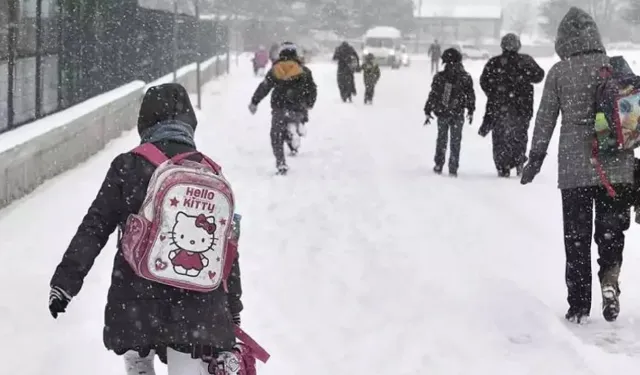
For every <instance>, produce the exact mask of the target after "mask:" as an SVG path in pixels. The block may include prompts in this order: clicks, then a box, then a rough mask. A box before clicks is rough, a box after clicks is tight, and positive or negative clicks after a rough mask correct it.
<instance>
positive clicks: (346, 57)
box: [333, 42, 360, 102]
mask: <svg viewBox="0 0 640 375" xmlns="http://www.w3.org/2000/svg"><path fill="white" fill-rule="evenodd" d="M333 61H337V62H338V89H339V90H340V97H341V98H342V101H343V102H347V101H349V102H351V101H352V97H353V96H355V95H356V94H357V91H356V81H355V77H354V73H355V72H356V71H358V70H359V69H360V58H359V57H358V53H357V52H356V50H355V49H354V48H353V47H352V46H351V45H350V44H349V43H347V42H342V44H340V45H339V46H338V47H336V50H335V52H334V54H333Z"/></svg>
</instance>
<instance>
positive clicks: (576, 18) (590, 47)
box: [555, 7, 606, 59]
mask: <svg viewBox="0 0 640 375" xmlns="http://www.w3.org/2000/svg"><path fill="white" fill-rule="evenodd" d="M555 48H556V53H557V54H558V56H560V58H561V59H566V58H568V57H570V56H574V55H577V54H581V53H586V52H600V53H606V50H605V48H604V44H603V43H602V38H601V36H600V31H599V30H598V25H597V24H596V21H594V19H593V17H591V16H590V15H589V14H588V13H587V12H585V11H584V10H582V9H580V8H576V7H572V8H571V9H569V11H568V12H567V14H566V15H565V16H564V18H563V19H562V21H560V25H558V34H557V35H556V43H555Z"/></svg>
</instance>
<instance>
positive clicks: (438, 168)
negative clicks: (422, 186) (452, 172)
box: [433, 165, 442, 174]
mask: <svg viewBox="0 0 640 375" xmlns="http://www.w3.org/2000/svg"><path fill="white" fill-rule="evenodd" d="M433 171H434V172H436V173H437V174H441V173H442V166H441V165H436V166H435V167H433Z"/></svg>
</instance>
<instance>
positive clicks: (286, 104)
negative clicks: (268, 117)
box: [251, 58, 318, 113]
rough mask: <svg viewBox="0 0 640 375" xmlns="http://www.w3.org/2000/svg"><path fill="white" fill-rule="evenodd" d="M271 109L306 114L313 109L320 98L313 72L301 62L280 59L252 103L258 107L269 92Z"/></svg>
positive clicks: (261, 84) (259, 88) (260, 86)
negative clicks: (318, 97)
mask: <svg viewBox="0 0 640 375" xmlns="http://www.w3.org/2000/svg"><path fill="white" fill-rule="evenodd" d="M271 90H273V92H272V93H271V109H273V110H285V109H287V110H291V111H300V112H305V113H306V111H307V110H308V109H311V108H313V106H314V105H315V103H316V99H317V96H318V91H317V86H316V83H315V81H314V80H313V75H312V73H311V70H309V68H307V67H306V66H304V65H303V64H302V63H301V62H300V61H297V60H294V59H282V58H281V59H279V60H278V61H276V62H275V63H274V64H273V66H272V67H271V69H270V70H269V72H268V73H267V75H266V76H265V78H264V80H263V81H262V82H261V83H260V85H259V86H258V88H257V89H256V91H255V93H254V94H253V97H252V98H251V103H252V104H254V105H258V104H259V103H260V102H261V101H262V99H264V98H265V97H266V96H267V95H269V92H271Z"/></svg>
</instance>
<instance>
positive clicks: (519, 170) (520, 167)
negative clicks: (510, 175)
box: [516, 164, 524, 177]
mask: <svg viewBox="0 0 640 375" xmlns="http://www.w3.org/2000/svg"><path fill="white" fill-rule="evenodd" d="M523 170H524V165H522V164H520V165H518V166H517V167H516V175H517V176H518V177H520V176H522V171H523Z"/></svg>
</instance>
